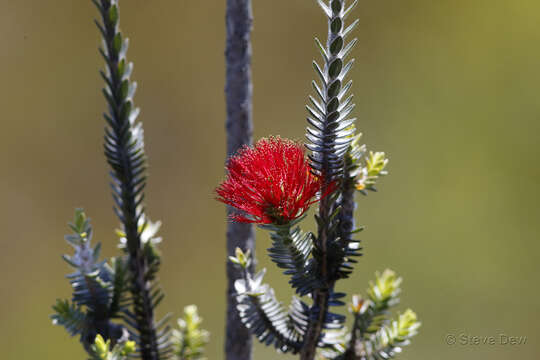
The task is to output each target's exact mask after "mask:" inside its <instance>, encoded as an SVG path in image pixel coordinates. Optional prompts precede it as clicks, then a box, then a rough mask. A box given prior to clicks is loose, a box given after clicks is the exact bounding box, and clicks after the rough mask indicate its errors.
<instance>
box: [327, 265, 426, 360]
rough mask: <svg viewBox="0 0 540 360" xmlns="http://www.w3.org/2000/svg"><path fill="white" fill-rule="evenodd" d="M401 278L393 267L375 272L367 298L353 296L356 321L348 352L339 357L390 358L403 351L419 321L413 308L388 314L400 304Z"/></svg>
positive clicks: (353, 312)
mask: <svg viewBox="0 0 540 360" xmlns="http://www.w3.org/2000/svg"><path fill="white" fill-rule="evenodd" d="M401 281H402V279H401V278H400V277H398V276H397V275H396V273H395V272H393V271H392V270H389V269H387V270H385V271H384V272H383V273H382V274H379V273H376V275H375V281H374V282H370V284H369V287H368V290H367V298H361V297H360V296H358V295H355V296H353V301H352V304H351V306H350V311H351V313H352V314H353V315H354V324H353V328H352V330H351V334H350V336H349V341H348V345H347V351H346V352H345V353H344V354H340V355H338V356H335V358H336V359H368V360H371V359H388V358H392V357H394V356H395V355H396V354H398V353H399V352H401V350H402V347H403V346H406V345H408V344H409V343H410V339H411V338H412V337H413V336H414V335H416V334H417V331H418V328H419V327H420V323H419V322H418V320H417V317H416V314H415V313H414V312H413V311H412V310H410V309H409V310H407V311H405V312H404V313H403V314H401V315H399V316H398V318H397V319H396V320H392V319H391V318H390V317H389V313H390V310H391V308H393V307H395V306H396V305H397V304H398V303H399V297H398V296H399V294H400V292H401V288H400V285H401Z"/></svg>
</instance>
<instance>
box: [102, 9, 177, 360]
mask: <svg viewBox="0 0 540 360" xmlns="http://www.w3.org/2000/svg"><path fill="white" fill-rule="evenodd" d="M93 2H94V4H95V5H96V6H97V8H98V10H99V12H100V15H101V23H100V22H96V24H97V26H98V28H99V30H100V32H101V35H102V37H103V47H102V48H101V49H100V53H101V55H102V56H103V59H104V60H105V64H106V70H105V71H104V72H101V75H102V77H103V80H104V81H105V88H104V89H103V94H104V96H105V99H106V101H107V104H108V112H107V113H106V114H104V117H105V120H106V123H107V127H106V129H105V144H104V150H105V155H106V158H107V162H108V163H109V165H110V167H111V177H112V184H111V186H112V189H113V199H114V202H115V205H116V206H115V212H116V214H117V216H118V218H119V219H120V222H121V225H122V229H121V231H120V233H121V245H122V248H123V249H124V250H125V252H126V254H127V268H128V271H129V276H130V279H131V286H130V288H129V290H130V291H131V296H132V300H133V301H132V305H133V306H132V308H133V312H126V314H125V316H124V320H125V321H126V323H128V324H129V325H130V326H131V327H133V328H134V330H135V331H136V332H137V336H136V339H137V340H138V345H139V347H140V351H141V356H142V358H143V359H144V360H157V359H159V358H166V357H167V356H168V354H170V346H169V345H170V342H169V336H170V331H169V328H168V327H167V326H166V322H167V321H166V320H167V319H166V318H164V319H162V320H161V321H160V322H157V323H156V322H155V321H154V309H155V307H156V306H157V305H158V304H159V303H160V301H161V300H162V299H163V294H162V292H161V290H160V288H159V286H158V285H157V282H156V274H157V272H158V270H159V266H160V264H161V258H160V254H159V251H158V250H157V247H156V244H157V243H159V238H156V237H155V235H156V233H157V230H158V229H159V223H151V222H150V221H149V220H148V219H147V217H146V215H145V210H144V188H145V186H146V155H145V151H144V138H143V128H142V124H141V123H140V122H137V117H138V114H139V110H138V109H137V108H135V106H134V102H133V97H134V95H135V90H136V88H137V84H136V83H135V82H132V81H131V80H130V76H131V73H132V71H133V64H132V63H130V62H128V61H127V58H126V53H127V49H128V40H127V39H125V38H124V37H123V36H122V34H121V32H120V27H119V22H120V14H119V8H118V1H117V0H93ZM160 326H165V327H164V329H163V331H159V330H160V329H159V328H160Z"/></svg>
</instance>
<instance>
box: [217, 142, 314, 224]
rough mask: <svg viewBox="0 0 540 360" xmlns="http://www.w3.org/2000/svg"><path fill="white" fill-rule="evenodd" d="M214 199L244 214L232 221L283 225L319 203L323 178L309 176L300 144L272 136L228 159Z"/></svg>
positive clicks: (234, 217) (310, 174) (306, 162)
mask: <svg viewBox="0 0 540 360" xmlns="http://www.w3.org/2000/svg"><path fill="white" fill-rule="evenodd" d="M227 170H228V176H227V178H226V179H225V181H224V182H223V183H221V185H220V186H219V187H218V188H217V189H216V193H217V195H218V197H217V199H218V200H219V201H221V202H223V203H225V204H228V205H230V206H232V207H235V208H237V209H239V210H242V211H243V214H236V215H233V216H232V218H233V220H236V221H238V222H250V223H259V224H271V223H273V224H285V223H288V222H290V221H292V220H294V219H296V218H298V217H300V216H301V215H302V214H303V213H304V212H305V211H306V210H307V209H308V208H309V206H310V205H311V204H313V203H315V202H317V201H318V199H317V198H316V195H317V192H318V191H319V190H320V189H321V185H322V179H321V178H320V177H318V176H316V175H313V174H312V173H311V169H310V166H309V162H308V160H307V159H306V156H305V153H304V148H303V147H302V145H300V144H298V143H296V142H293V141H290V140H285V139H281V138H279V137H271V138H264V139H261V140H259V141H258V142H257V144H255V146H253V147H247V146H245V147H244V148H242V149H241V150H240V151H238V153H237V154H236V155H235V156H233V157H231V158H230V159H229V162H228V164H227Z"/></svg>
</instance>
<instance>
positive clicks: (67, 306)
mask: <svg viewBox="0 0 540 360" xmlns="http://www.w3.org/2000/svg"><path fill="white" fill-rule="evenodd" d="M53 310H54V312H55V313H54V314H53V315H51V318H52V321H53V324H54V325H60V326H63V327H65V328H66V330H67V332H68V333H69V334H70V335H71V336H75V335H80V334H81V333H82V332H83V331H84V330H85V328H86V326H87V324H86V314H85V313H84V312H83V311H82V310H81V308H80V307H79V306H77V305H75V304H71V303H70V302H69V300H60V299H57V300H56V304H55V305H53Z"/></svg>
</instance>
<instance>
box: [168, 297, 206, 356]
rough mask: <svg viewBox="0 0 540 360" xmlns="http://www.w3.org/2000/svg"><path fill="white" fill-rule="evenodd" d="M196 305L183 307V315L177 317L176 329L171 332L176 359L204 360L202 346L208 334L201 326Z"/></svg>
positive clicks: (204, 344)
mask: <svg viewBox="0 0 540 360" xmlns="http://www.w3.org/2000/svg"><path fill="white" fill-rule="evenodd" d="M201 324H202V319H201V318H200V317H199V313H198V310H197V306H195V305H190V306H186V307H185V308H184V316H183V317H182V318H180V319H178V329H174V330H173V332H172V342H173V348H174V354H175V356H176V358H177V359H178V360H205V359H206V358H205V357H204V347H205V346H206V344H208V340H209V337H210V334H209V333H208V331H206V330H204V329H202V328H201Z"/></svg>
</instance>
